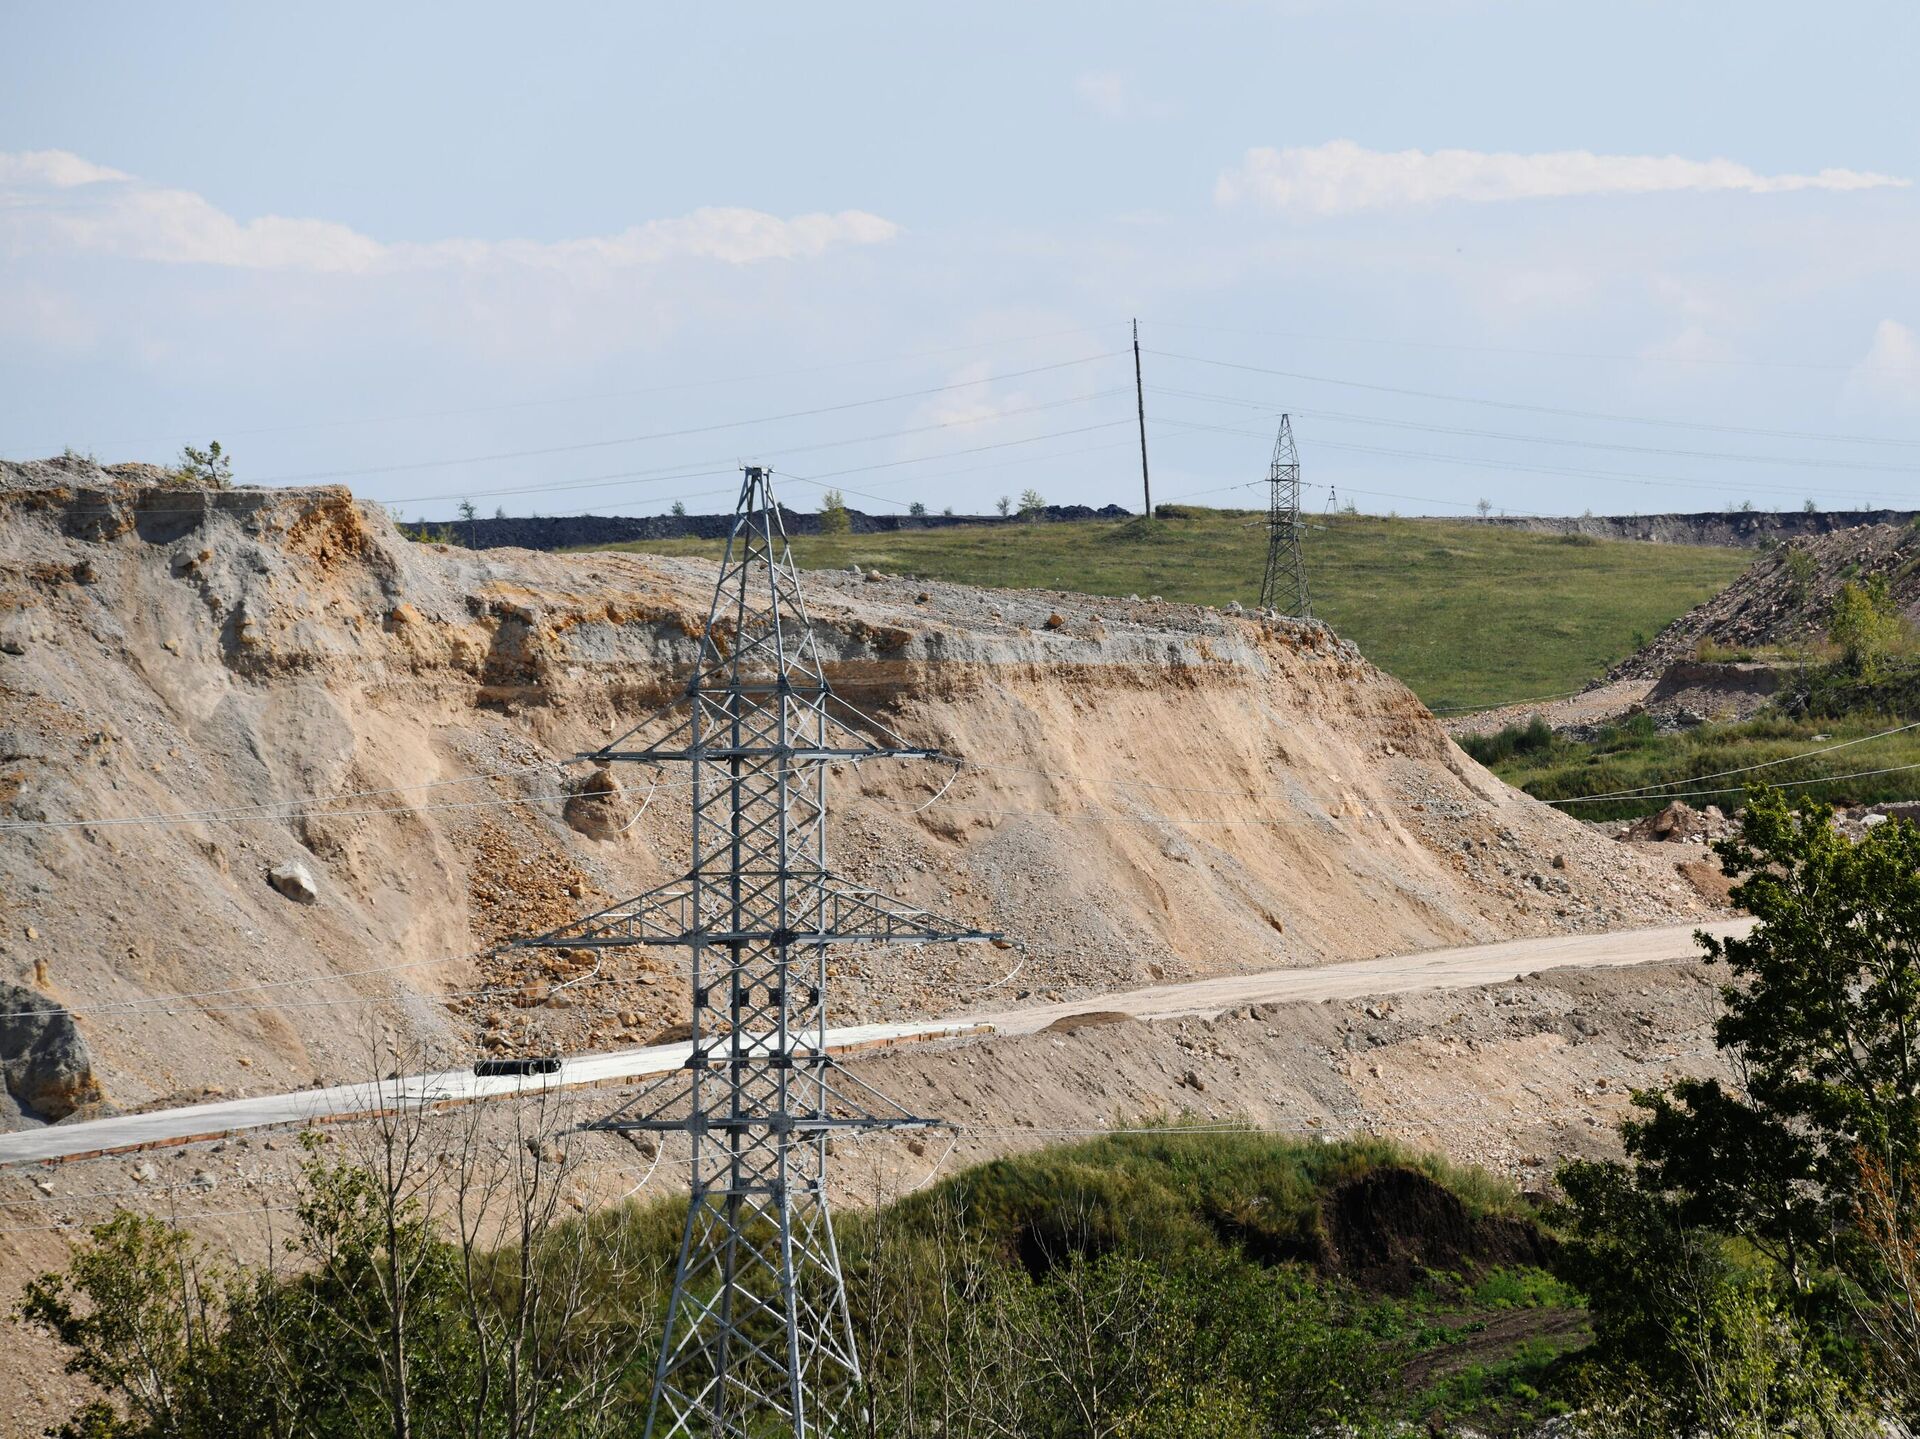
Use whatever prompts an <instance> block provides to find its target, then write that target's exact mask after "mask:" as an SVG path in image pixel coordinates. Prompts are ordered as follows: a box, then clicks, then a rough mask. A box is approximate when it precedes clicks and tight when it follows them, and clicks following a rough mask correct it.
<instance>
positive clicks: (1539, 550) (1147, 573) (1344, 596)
mask: <svg viewBox="0 0 1920 1439" xmlns="http://www.w3.org/2000/svg"><path fill="white" fill-rule="evenodd" d="M1004 504H1005V508H1004V509H1002V511H1001V513H1003V514H1005V513H1008V512H1010V511H1011V509H1012V507H1013V506H1012V501H1011V500H1007V501H1005V502H1004ZM1317 523H1319V524H1320V525H1321V528H1317V529H1315V530H1313V531H1310V532H1309V533H1308V535H1307V537H1306V545H1305V550H1306V563H1307V576H1308V581H1309V583H1310V585H1311V588H1312V593H1313V607H1314V613H1315V614H1316V615H1318V616H1320V617H1321V618H1323V619H1325V620H1326V621H1327V622H1328V623H1329V624H1331V625H1332V626H1333V627H1334V629H1336V630H1337V631H1339V633H1340V634H1342V635H1343V636H1345V637H1346V638H1348V639H1351V640H1353V641H1354V642H1355V643H1356V644H1358V645H1359V646H1360V648H1361V650H1362V652H1363V653H1365V654H1366V655H1367V657H1368V658H1369V659H1371V660H1373V661H1374V663H1376V664H1378V665H1380V666H1382V667H1383V668H1385V669H1386V670H1388V671H1389V672H1391V673H1392V674H1394V675H1395V676H1397V677H1398V678H1399V679H1401V680H1402V681H1404V682H1405V683H1406V684H1407V685H1409V686H1410V687H1411V688H1412V689H1413V691H1414V692H1415V693H1416V694H1418V695H1419V696H1420V697H1421V698H1422V699H1423V700H1425V701H1426V702H1427V703H1428V704H1429V705H1432V706H1434V707H1435V708H1440V709H1453V708H1466V707H1472V706H1479V705H1494V704H1503V703H1508V702H1511V701H1514V700H1520V699H1527V698H1531V697H1533V696H1537V695H1543V694H1554V693H1560V692H1563V691H1567V690H1573V689H1577V688H1579V687H1580V686H1581V685H1582V684H1584V683H1585V682H1586V681H1587V680H1588V679H1589V678H1590V677H1591V676H1593V675H1595V674H1597V673H1599V672H1601V671H1602V670H1604V669H1606V668H1607V667H1608V666H1609V665H1611V664H1613V663H1614V662H1616V661H1618V660H1620V659H1623V658H1624V657H1625V656H1626V655H1628V654H1629V653H1631V652H1632V650H1633V649H1634V647H1635V646H1634V643H1633V639H1634V635H1635V633H1636V632H1640V633H1645V634H1653V633H1655V632H1657V631H1658V630H1660V629H1661V628H1662V627H1664V626H1665V625H1666V624H1667V623H1668V622H1669V621H1670V620H1672V619H1674V618H1675V617H1676V616H1678V615H1680V614H1682V613H1683V612H1685V611H1686V610H1688V609H1690V608H1692V607H1693V606H1694V605H1696V604H1699V603H1700V602H1701V601H1703V600H1705V599H1708V598H1710V597H1711V596H1712V595H1714V594H1715V593H1717V592H1718V591H1719V590H1720V589H1721V588H1722V587H1723V586H1724V585H1726V584H1727V582H1728V581H1730V580H1732V579H1733V578H1734V576H1736V575H1737V574H1739V573H1740V571H1741V570H1742V569H1743V568H1745V566H1746V563H1747V561H1748V560H1749V559H1750V558H1751V557H1750V556H1749V555H1748V554H1747V553H1746V552H1745V551H1743V550H1734V549H1712V548H1706V547H1699V546H1690V545H1649V544H1638V543H1634V542H1631V541H1625V540H1594V541H1593V542H1592V543H1590V544H1588V543H1582V544H1577V545H1569V544H1566V543H1563V542H1562V537H1559V536H1555V535H1547V534H1534V533H1530V532H1528V531H1524V530H1516V529H1509V528H1507V527H1505V526H1498V525H1481V524H1476V523H1474V522H1473V521H1471V520H1467V521H1448V520H1387V519H1383V518H1379V517H1374V516H1361V515H1344V514H1342V515H1332V516H1328V517H1326V518H1325V519H1324V520H1322V521H1320V522H1317ZM1580 538H1581V539H1582V540H1583V541H1584V540H1589V539H1591V537H1590V536H1581V537H1580ZM614 548H616V549H628V550H644V551H651V552H656V553H663V554H699V555H707V556H716V555H718V553H719V549H720V547H719V546H718V545H717V544H715V543H713V542H710V541H702V540H690V539H674V540H644V541H635V542H633V543H631V544H624V545H618V546H615V547H614ZM794 553H795V555H796V556H797V557H798V559H799V561H800V563H801V564H802V565H806V566H810V567H815V568H845V567H846V566H847V565H849V564H858V565H859V566H860V567H861V568H862V569H879V570H882V571H886V572H891V573H905V574H914V575H921V576H926V577H929V578H933V579H943V580H953V581H957V582H959V583H962V584H970V585H987V586H1004V587H1013V588H1023V589H1065V590H1076V591H1080V592H1083V593H1087V594H1096V595H1128V594H1138V595H1142V596H1147V595H1161V596H1163V597H1165V598H1166V599H1168V600H1170V601H1177V602H1180V603H1185V604H1210V605H1221V606H1224V605H1225V604H1227V603H1228V601H1230V600H1237V601H1239V602H1240V603H1241V604H1244V605H1252V604H1253V603H1254V602H1255V601H1256V600H1257V598H1258V591H1259V584H1260V575H1261V571H1262V567H1263V564H1264V561H1265V555H1266V531H1265V528H1264V515H1263V514H1256V513H1254V512H1251V511H1236V510H1210V509H1201V508H1199V507H1197V506H1188V505H1172V504H1166V505H1158V506H1156V507H1155V518H1153V519H1152V520H1151V521H1148V520H1146V519H1144V518H1140V517H1136V518H1134V519H1132V520H1127V521H1119V522H1115V521H1102V520H1074V521H1062V522H1058V523H1054V524H1047V525H1017V526H1016V525H980V526H955V527H951V528H945V529H939V530H905V531H896V532H893V533H888V534H871V535H801V536H797V537H796V538H795V540H794Z"/></svg>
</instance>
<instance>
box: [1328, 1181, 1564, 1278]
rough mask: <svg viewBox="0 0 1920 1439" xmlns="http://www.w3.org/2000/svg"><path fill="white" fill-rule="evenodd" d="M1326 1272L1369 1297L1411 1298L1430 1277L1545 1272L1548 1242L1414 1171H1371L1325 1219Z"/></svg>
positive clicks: (1344, 1189)
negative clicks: (1500, 1270) (1527, 1269)
mask: <svg viewBox="0 0 1920 1439" xmlns="http://www.w3.org/2000/svg"><path fill="white" fill-rule="evenodd" d="M1321 1227H1322V1231H1323V1233H1324V1234H1325V1236H1326V1251H1325V1257H1324V1261H1323V1262H1324V1263H1325V1264H1326V1267H1328V1268H1329V1269H1332V1270H1334V1271H1335V1272H1337V1273H1340V1274H1342V1275H1344V1276H1346V1277H1347V1278H1348V1279H1351V1280H1352V1281H1353V1282H1354V1283H1356V1284H1358V1285H1359V1286H1361V1287H1362V1288H1364V1289H1370V1290H1374V1291H1378V1292H1384V1293H1390V1294H1406V1293H1410V1292H1411V1291H1412V1290H1413V1289H1414V1287H1415V1286H1417V1285H1418V1284H1419V1283H1420V1281H1421V1280H1422V1279H1423V1278H1424V1277H1425V1276H1426V1274H1427V1272H1428V1271H1429V1270H1448V1271H1452V1272H1454V1273H1467V1272H1472V1271H1477V1270H1481V1269H1488V1268H1493V1267H1496V1266H1501V1265H1531V1266H1533V1267H1536V1268H1539V1267H1544V1266H1545V1265H1546V1263H1547V1262H1548V1260H1549V1259H1550V1258H1551V1257H1552V1255H1551V1249H1550V1246H1549V1244H1548V1241H1547V1239H1546V1237H1545V1236H1544V1235H1543V1234H1541V1232H1540V1230H1539V1229H1538V1228H1537V1227H1536V1226H1534V1225H1533V1224H1530V1223H1528V1222H1527V1221H1526V1220H1523V1219H1511V1218H1507V1217H1505V1216H1501V1215H1479V1214H1474V1213H1472V1212H1471V1211H1469V1210H1468V1209H1467V1207H1466V1205H1465V1204H1463V1203H1462V1202H1461V1201H1460V1199H1459V1197H1458V1196H1457V1195H1455V1194H1454V1193H1453V1191H1451V1190H1449V1189H1447V1188H1445V1187H1444V1186H1443V1185H1440V1184H1438V1183H1436V1182H1435V1181H1434V1180H1432V1179H1429V1178H1428V1177H1427V1176H1426V1175H1424V1174H1422V1173H1420V1172H1419V1171H1418V1170H1414V1169H1404V1168H1400V1167H1398V1166H1389V1167H1383V1168H1380V1169H1374V1170H1370V1171H1369V1172H1368V1173H1366V1174H1364V1175H1361V1176H1360V1177H1359V1178H1357V1179H1351V1180H1348V1181H1347V1182H1346V1183H1345V1184H1342V1185H1341V1186H1340V1187H1339V1188H1338V1189H1336V1190H1334V1192H1333V1193H1332V1194H1331V1195H1330V1196H1329V1197H1328V1199H1327V1201H1326V1204H1325V1206H1324V1207H1323V1209H1322V1212H1321Z"/></svg>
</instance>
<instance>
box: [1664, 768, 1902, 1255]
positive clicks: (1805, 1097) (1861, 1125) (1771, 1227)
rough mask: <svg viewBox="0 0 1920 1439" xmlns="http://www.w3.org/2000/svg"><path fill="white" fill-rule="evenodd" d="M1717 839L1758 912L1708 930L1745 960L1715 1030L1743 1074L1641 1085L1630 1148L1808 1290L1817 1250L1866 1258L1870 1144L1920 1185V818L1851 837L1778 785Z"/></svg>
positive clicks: (1737, 959)
mask: <svg viewBox="0 0 1920 1439" xmlns="http://www.w3.org/2000/svg"><path fill="white" fill-rule="evenodd" d="M1714 849H1715V850H1716V851H1717V852H1718V853H1719V855H1720V858H1721V862H1722V866H1723V867H1724V868H1725V869H1726V871H1727V873H1729V874H1732V875H1738V876H1740V877H1741V878H1740V881H1739V883H1737V884H1736V885H1735V886H1734V888H1733V891H1732V897H1733V900H1734V902H1735V903H1737V904H1739V905H1741V906H1742V907H1743V908H1745V909H1746V910H1748V911H1749V912H1750V913H1751V914H1752V915H1753V916H1754V917H1755V918H1756V919H1757V920H1758V921H1759V923H1758V924H1757V925H1756V926H1755V927H1754V929H1753V931H1752V932H1751V933H1750V934H1748V935H1747V936H1746V937H1745V938H1740V937H1730V938H1727V939H1724V940H1722V939H1716V938H1714V937H1712V936H1710V935H1702V936H1701V937H1700V943H1701V945H1702V947H1703V948H1704V949H1705V950H1706V951H1707V955H1708V957H1709V959H1711V960H1713V961H1715V962H1718V963H1723V964H1725V965H1726V966H1727V968H1728V970H1729V971H1730V973H1731V976H1732V979H1731V982H1730V983H1728V984H1727V985H1726V986H1725V987H1724V988H1723V990H1722V991H1721V993H1722V998H1723V1000H1724V1002H1725V1005H1726V1010H1725V1013H1724V1014H1723V1015H1722V1017H1721V1019H1720V1020H1719V1022H1718V1024H1717V1026H1716V1028H1715V1033H1714V1043H1715V1044H1716V1045H1717V1046H1718V1047H1719V1048H1720V1049H1722V1050H1724V1051H1726V1052H1727V1053H1728V1055H1729V1056H1730V1057H1731V1058H1732V1059H1733V1060H1734V1062H1735V1066H1736V1069H1737V1072H1739V1073H1740V1074H1741V1075H1742V1077H1743V1084H1742V1086H1741V1087H1740V1089H1739V1090H1732V1089H1728V1088H1726V1087H1724V1086H1723V1085H1722V1084H1721V1083H1720V1082H1719V1081H1718V1080H1713V1079H1693V1080H1683V1081H1681V1082H1680V1083H1679V1084H1676V1085H1675V1086H1674V1087H1673V1088H1672V1089H1671V1090H1669V1091H1667V1092H1665V1093H1658V1094H1649V1095H1644V1096H1641V1097H1640V1098H1639V1099H1638V1101H1637V1102H1638V1103H1639V1104H1640V1106H1641V1108H1642V1109H1643V1110H1644V1111H1645V1113H1646V1117H1645V1118H1644V1119H1642V1120H1639V1121H1637V1122H1635V1123H1633V1124H1630V1125H1629V1126H1627V1129H1626V1140H1627V1149H1628V1152H1629V1154H1631V1155H1632V1156H1633V1158H1634V1160H1635V1161H1636V1163H1637V1166H1638V1168H1639V1170H1640V1172H1641V1174H1642V1175H1643V1176H1644V1178H1645V1180H1646V1182H1647V1183H1648V1184H1649V1185H1650V1186H1651V1187H1652V1188H1654V1189H1655V1190H1657V1191H1659V1192H1661V1193H1665V1194H1668V1195H1671V1196H1673V1197H1674V1199H1675V1202H1676V1204H1677V1213H1678V1214H1679V1215H1680V1217H1681V1218H1682V1220H1683V1221H1684V1222H1686V1223H1689V1224H1703V1225H1713V1226H1715V1227H1717V1228H1720V1229H1722V1230H1725V1231H1727V1232H1729V1233H1736V1234H1739V1235H1741V1236H1742V1237H1743V1238H1746V1239H1747V1240H1749V1241H1750V1242H1751V1243H1753V1244H1754V1245H1756V1246H1757V1247H1758V1248H1760V1249H1761V1250H1762V1252H1764V1253H1766V1254H1768V1255H1769V1256H1771V1257H1772V1258H1773V1259H1775V1260H1776V1261H1777V1262H1778V1263H1779V1264H1780V1265H1781V1266H1782V1268H1783V1269H1784V1270H1785V1272H1786V1273H1787V1275H1788V1276H1789V1278H1790V1280H1791V1282H1792V1283H1793V1284H1794V1286H1795V1287H1796V1288H1801V1287H1804V1286H1805V1285H1806V1284H1807V1283H1808V1282H1810V1277H1811V1275H1812V1272H1813V1269H1814V1267H1815V1266H1816V1265H1818V1264H1821V1263H1827V1264H1836V1265H1839V1266H1840V1267H1841V1268H1842V1269H1843V1270H1844V1269H1847V1268H1850V1267H1851V1266H1852V1265H1853V1264H1854V1261H1855V1260H1856V1259H1857V1258H1858V1246H1857V1245H1855V1244H1854V1243H1853V1242H1852V1230H1853V1220H1854V1213H1855V1210H1856V1208H1857V1207H1858V1201H1859V1196H1860V1188H1861V1164H1860V1158H1859V1156H1860V1155H1861V1154H1865V1155H1867V1156H1869V1157H1870V1158H1871V1159H1872V1160H1873V1162H1874V1163H1875V1164H1877V1165H1879V1166H1881V1167H1882V1168H1883V1169H1884V1170H1885V1172H1886V1174H1887V1176H1888V1177H1889V1182H1891V1183H1892V1184H1894V1185H1895V1186H1897V1188H1898V1190H1899V1192H1901V1193H1903V1194H1910V1193H1911V1192H1912V1185H1913V1180H1914V1173H1913V1169H1914V1165H1915V1162H1916V1158H1920V1048H1916V1047H1915V1045H1914V1043H1913V1040H1914V1036H1915V1035H1916V1034H1920V829H1917V828H1915V827H1914V826H1912V825H1909V824H1906V823H1904V822H1901V821H1898V820H1895V821H1891V822H1889V823H1887V824H1884V825H1880V826H1878V827H1877V828H1875V829H1872V830H1869V831H1868V832H1867V835H1866V837H1865V838H1863V839H1861V840H1859V841H1858V842H1853V841H1849V840H1848V839H1846V838H1845V836H1843V835H1841V834H1840V833H1839V832H1838V831H1836V830H1835V829H1834V826H1833V819H1832V816H1831V814H1830V813H1829V812H1828V811H1827V810H1826V809H1825V808H1824V807H1822V806H1819V805H1817V804H1815V803H1814V802H1811V801H1803V803H1802V806H1801V807H1800V808H1799V809H1790V808H1789V807H1788V805H1787V803H1786V801H1785V800H1784V799H1783V798H1782V797H1781V796H1780V795H1779V793H1778V792H1777V791H1762V792H1761V793H1760V794H1758V795H1757V796H1756V797H1755V798H1754V799H1753V800H1752V801H1751V803H1750V804H1749V805H1748V807H1747V810H1746V814H1745V816H1744V817H1743V819H1742V822H1741V827H1740V830H1739V832H1738V833H1737V834H1736V835H1735V836H1734V837H1733V838H1731V839H1727V840H1722V841H1720V842H1719V843H1717V844H1716V845H1715V846H1714Z"/></svg>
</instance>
